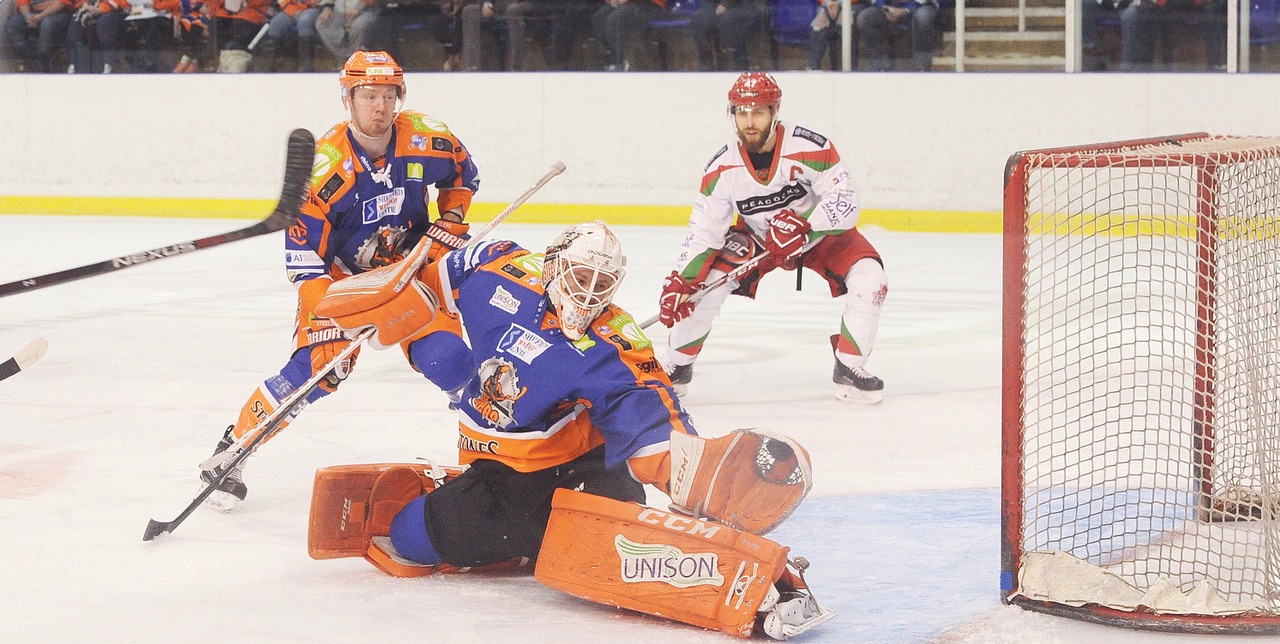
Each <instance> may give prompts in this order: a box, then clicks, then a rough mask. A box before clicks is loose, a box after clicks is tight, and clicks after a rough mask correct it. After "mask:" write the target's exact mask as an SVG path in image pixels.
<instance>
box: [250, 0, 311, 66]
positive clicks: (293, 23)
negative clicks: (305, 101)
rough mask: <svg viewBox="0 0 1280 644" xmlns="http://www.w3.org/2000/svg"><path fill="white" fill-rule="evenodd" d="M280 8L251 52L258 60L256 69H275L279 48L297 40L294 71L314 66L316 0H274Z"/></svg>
mask: <svg viewBox="0 0 1280 644" xmlns="http://www.w3.org/2000/svg"><path fill="white" fill-rule="evenodd" d="M278 4H279V7H280V11H278V12H276V14H275V15H274V16H271V20H270V22H268V23H267V24H268V25H270V26H269V27H267V35H266V36H264V37H263V38H262V41H261V42H259V43H258V46H257V47H256V48H254V53H255V54H256V55H257V56H258V57H259V58H260V59H261V61H262V64H261V65H260V66H259V68H260V69H263V70H265V71H276V64H277V62H278V60H279V57H280V50H281V49H283V48H284V47H286V46H287V45H289V44H290V43H297V47H296V50H297V52H298V67H297V69H298V71H300V72H309V71H313V70H314V69H315V55H316V40H317V39H318V38H319V37H320V36H319V34H317V33H316V18H318V17H319V16H320V6H319V3H318V1H317V0H278Z"/></svg>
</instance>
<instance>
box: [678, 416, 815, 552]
mask: <svg viewBox="0 0 1280 644" xmlns="http://www.w3.org/2000/svg"><path fill="white" fill-rule="evenodd" d="M812 486H813V466H812V465H811V464H810V462H809V452H808V451H806V450H805V449H804V448H803V447H801V446H800V444H799V443H797V442H795V441H794V440H792V439H790V438H787V437H786V436H782V435H779V434H773V433H770V432H765V431H761V430H758V429H740V430H737V431H734V432H732V433H730V434H728V435H725V436H720V437H718V438H710V439H708V438H703V437H700V436H691V435H689V434H682V433H679V432H672V434H671V484H670V489H671V501H672V503H673V504H674V506H673V507H674V508H675V509H677V510H679V511H681V512H685V513H687V514H689V515H692V516H696V517H707V518H710V519H713V520H715V521H719V522H721V523H724V524H725V525H729V526H733V527H734V528H737V529H739V530H744V531H746V532H750V533H752V534H766V533H768V532H769V531H770V530H772V529H774V528H776V527H778V525H779V524H781V523H782V522H783V520H785V519H786V518H787V517H788V516H791V513H792V512H794V511H795V509H796V508H797V507H799V505H800V502H801V501H803V500H804V497H805V496H806V495H808V494H809V489H810V488H811V487H812Z"/></svg>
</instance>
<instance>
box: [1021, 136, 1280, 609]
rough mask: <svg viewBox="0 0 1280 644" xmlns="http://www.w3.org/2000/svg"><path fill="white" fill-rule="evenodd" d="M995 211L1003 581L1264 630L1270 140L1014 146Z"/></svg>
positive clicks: (1274, 311) (1274, 321)
mask: <svg viewBox="0 0 1280 644" xmlns="http://www.w3.org/2000/svg"><path fill="white" fill-rule="evenodd" d="M1004 217H1005V220H1004V339H1003V343H1004V364H1003V409H1002V416H1003V418H1002V425H1003V454H1002V469H1003V473H1002V478H1003V482H1002V519H1003V525H1002V562H1001V563H1002V580H1001V584H1002V591H1003V593H1004V597H1005V600H1006V601H1007V602H1011V603H1015V604H1018V605H1021V606H1024V607H1027V608H1031V609H1034V610H1040V611H1044V612H1050V613H1055V614H1062V615H1066V616H1071V617H1076V618H1081V619H1086V620H1090V621H1097V622H1104V623H1115V624H1121V625H1125V626H1130V627H1140V628H1154V629H1160V630H1172V631H1193V632H1218V631H1225V632H1272V633H1275V632H1280V138H1262V137H1224V136H1209V135H1207V134H1187V135H1178V136H1171V137H1163V138H1158V139H1145V140H1134V141H1122V142H1115V143H1105V144H1098V145H1089V146H1081V147H1073V148H1059V149H1050V150H1034V151H1028V152H1021V153H1018V154H1015V155H1013V156H1012V157H1010V159H1009V163H1008V165H1007V167H1006V171H1005V201H1004Z"/></svg>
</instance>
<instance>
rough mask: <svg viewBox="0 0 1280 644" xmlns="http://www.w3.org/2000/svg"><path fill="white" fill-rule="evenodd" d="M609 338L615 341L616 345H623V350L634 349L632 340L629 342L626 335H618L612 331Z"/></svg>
mask: <svg viewBox="0 0 1280 644" xmlns="http://www.w3.org/2000/svg"><path fill="white" fill-rule="evenodd" d="M608 338H609V341H610V342H612V343H614V344H616V345H618V346H620V347H622V350H623V351H630V350H632V349H633V348H635V347H632V346H631V343H630V342H627V339H626V338H624V337H622V336H620V335H618V334H617V333H610V334H609V335H608Z"/></svg>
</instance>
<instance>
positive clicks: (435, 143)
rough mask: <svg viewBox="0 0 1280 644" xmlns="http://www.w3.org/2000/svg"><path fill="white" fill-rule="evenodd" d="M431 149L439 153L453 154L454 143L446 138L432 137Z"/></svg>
mask: <svg viewBox="0 0 1280 644" xmlns="http://www.w3.org/2000/svg"><path fill="white" fill-rule="evenodd" d="M431 149H432V150H436V151H438V152H449V153H452V152H453V143H452V142H451V141H449V139H446V138H444V137H440V136H433V137H431Z"/></svg>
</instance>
